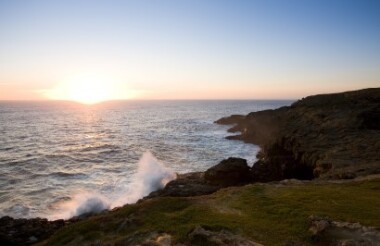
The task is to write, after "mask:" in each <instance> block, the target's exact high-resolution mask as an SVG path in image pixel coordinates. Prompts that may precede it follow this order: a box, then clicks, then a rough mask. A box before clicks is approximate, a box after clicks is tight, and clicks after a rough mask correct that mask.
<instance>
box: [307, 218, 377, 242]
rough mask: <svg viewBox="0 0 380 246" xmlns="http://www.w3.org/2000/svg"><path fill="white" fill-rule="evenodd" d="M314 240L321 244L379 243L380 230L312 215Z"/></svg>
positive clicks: (311, 230) (311, 228)
mask: <svg viewBox="0 0 380 246" xmlns="http://www.w3.org/2000/svg"><path fill="white" fill-rule="evenodd" d="M309 221H310V228H309V231H310V232H311V233H312V240H313V241H314V242H316V243H318V244H319V245H336V246H348V245H353V246H359V245H360V246H362V245H379V244H378V243H379V242H380V231H379V230H377V229H376V228H375V227H367V226H362V225H361V224H360V223H350V222H344V221H333V220H331V219H330V218H323V217H318V216H314V215H312V216H310V217H309Z"/></svg>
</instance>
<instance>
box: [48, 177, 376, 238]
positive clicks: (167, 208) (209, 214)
mask: <svg viewBox="0 0 380 246" xmlns="http://www.w3.org/2000/svg"><path fill="white" fill-rule="evenodd" d="M379 190H380V179H376V180H370V181H362V182H352V183H344V184H331V183H330V184H329V183H326V184H318V183H313V182H311V183H308V184H301V185H295V184H291V185H276V184H264V185H263V184H254V185H248V186H244V187H233V188H227V189H223V190H220V191H219V192H217V193H214V194H212V195H208V196H202V197H191V198H174V197H163V198H156V199H151V200H147V201H144V202H142V203H139V204H135V205H127V206H124V207H123V208H121V209H119V210H117V211H113V212H110V213H107V214H104V215H99V216H96V217H92V218H90V219H87V220H84V221H82V222H79V223H76V224H73V225H70V226H67V227H65V228H63V229H61V230H60V231H58V232H57V233H56V234H54V235H53V236H52V237H51V238H50V239H49V240H48V241H46V242H44V243H42V245H78V244H86V243H94V242H98V241H101V242H103V243H111V244H112V243H116V242H118V241H121V240H123V239H126V238H128V237H131V236H136V235H138V234H141V235H143V234H144V233H149V232H153V231H157V232H165V233H168V234H170V235H172V236H173V238H174V240H175V241H176V242H186V240H187V234H188V233H189V232H190V231H191V230H192V229H193V228H194V227H196V226H198V225H202V226H205V227H207V228H210V229H211V230H220V229H222V228H225V229H228V230H230V231H232V232H235V233H239V234H241V235H243V236H246V237H249V238H251V239H252V240H254V241H257V242H260V243H263V244H265V245H282V244H283V243H284V242H285V241H287V240H292V241H295V242H301V243H303V244H310V243H311V242H310V241H309V240H310V234H309V232H308V227H309V225H308V217H309V216H310V215H312V214H314V215H319V216H328V217H330V218H332V219H334V220H342V221H350V222H360V223H361V224H363V225H368V226H375V227H378V228H380V216H379V214H380V196H379ZM126 218H128V220H126ZM126 221H127V222H126ZM128 221H129V222H128ZM121 225H124V226H121Z"/></svg>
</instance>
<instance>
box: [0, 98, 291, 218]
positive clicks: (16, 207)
mask: <svg viewBox="0 0 380 246" xmlns="http://www.w3.org/2000/svg"><path fill="white" fill-rule="evenodd" d="M291 103H292V101H251V100H242V101H235V100H226V101H213V100H210V101H113V102H105V103H100V104H95V105H82V104H79V103H73V102H57V101H44V102H6V101H3V102H0V187H1V188H0V216H5V215H9V216H12V217H16V218H20V217H24V218H30V217H46V218H49V219H59V218H64V219H67V218H70V217H72V216H76V215H80V214H82V213H87V212H97V211H101V210H103V209H110V208H113V207H117V206H122V205H123V204H126V203H133V202H136V201H137V200H138V199H140V198H142V197H143V196H146V195H147V194H149V192H151V191H153V190H155V189H158V188H161V187H163V186H164V185H165V183H167V182H168V181H170V180H171V179H173V178H175V175H176V173H185V172H192V171H204V170H206V169H207V168H209V167H211V166H213V165H216V164H217V163H218V162H220V161H221V160H223V159H225V158H228V157H232V156H233V157H241V158H245V159H247V160H248V163H249V165H252V164H253V163H254V161H255V155H256V153H257V151H258V147H257V146H255V145H253V144H246V143H243V142H240V141H232V140H226V139H225V137H226V136H228V135H231V134H230V133H228V132H227V129H228V126H222V125H217V124H215V123H213V122H214V121H215V120H217V119H219V118H221V117H224V116H229V115H231V114H247V113H249V112H254V111H259V110H264V109H274V108H278V107H281V106H285V105H289V104H291Z"/></svg>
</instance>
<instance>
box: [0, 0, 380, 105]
mask: <svg viewBox="0 0 380 246" xmlns="http://www.w3.org/2000/svg"><path fill="white" fill-rule="evenodd" d="M366 87H380V1H378V0H374V1H370V0H362V1H361V0H353V1H351V0H342V1H338V0H336V1H334V0H330V1H327V0H318V1H305V0H299V1H297V0H288V1H284V0H279V1H270V0H261V1H259V0H257V1H254V0H252V1H233V0H230V1H221V0H214V1H213V0H189V1H182V0H176V1H174V0H173V1H159V0H150V1H106V0H104V1H94V0H88V1H80V0H65V1H43V0H34V1H18V0H12V1H11V0H8V1H5V0H0V100H33V99H63V100H78V101H81V100H82V101H86V102H90V103H91V102H96V101H101V100H109V99H129V98H137V99H295V98H299V97H303V96H307V95H310V94H316V93H325V92H337V91H346V90H354V89H360V88H366Z"/></svg>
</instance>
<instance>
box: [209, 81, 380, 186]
mask: <svg viewBox="0 0 380 246" xmlns="http://www.w3.org/2000/svg"><path fill="white" fill-rule="evenodd" d="M216 123H219V124H232V125H234V126H233V127H232V128H231V129H230V130H229V131H230V132H240V134H239V135H234V136H230V137H228V138H229V139H235V140H243V141H245V142H250V143H255V144H258V145H259V146H260V147H261V151H260V152H259V153H258V155H257V158H258V161H257V162H256V163H255V165H254V166H253V168H252V176H253V180H254V181H262V182H265V181H272V180H282V179H289V178H297V179H314V178H318V179H351V178H354V177H356V176H366V175H371V174H378V173H380V154H379V150H380V88H372V89H364V90H359V91H351V92H344V93H336V94H324V95H316V96H309V97H306V98H303V99H301V100H299V101H297V102H295V103H293V104H292V105H291V106H289V107H282V108H279V109H275V110H265V111H260V112H253V113H250V114H248V115H246V116H241V115H232V116H230V117H226V118H222V119H219V120H217V121H216Z"/></svg>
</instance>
